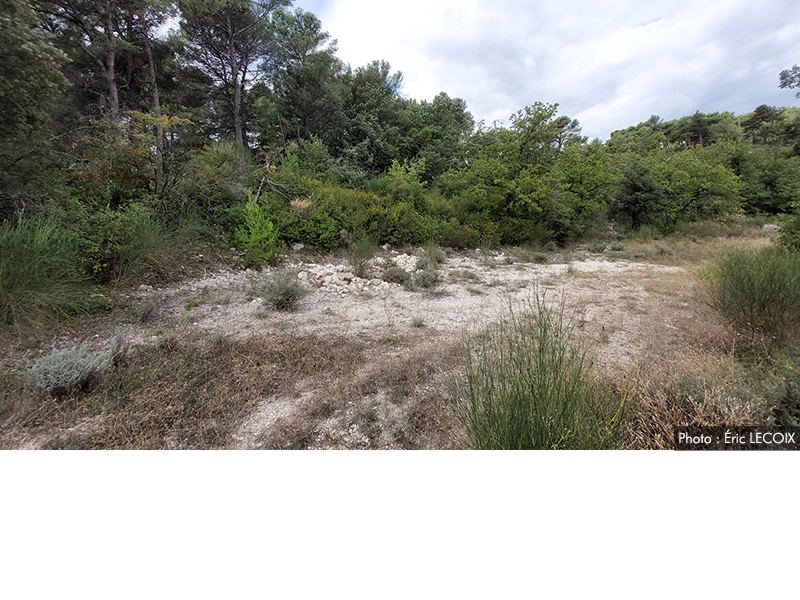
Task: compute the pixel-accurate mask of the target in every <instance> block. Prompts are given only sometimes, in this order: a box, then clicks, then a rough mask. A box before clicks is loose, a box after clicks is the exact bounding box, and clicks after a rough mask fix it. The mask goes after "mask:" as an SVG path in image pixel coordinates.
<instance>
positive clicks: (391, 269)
mask: <svg viewBox="0 0 800 600" xmlns="http://www.w3.org/2000/svg"><path fill="white" fill-rule="evenodd" d="M381 279H383V280H384V281H387V282H389V283H400V284H406V283H408V282H409V280H410V279H411V273H409V272H408V271H406V270H405V269H403V268H402V267H398V266H397V265H391V266H388V267H386V268H385V269H384V270H383V274H382V275H381Z"/></svg>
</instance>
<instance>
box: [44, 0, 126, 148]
mask: <svg viewBox="0 0 800 600" xmlns="http://www.w3.org/2000/svg"><path fill="white" fill-rule="evenodd" d="M35 6H36V8H37V10H39V11H40V12H41V13H42V14H44V15H47V16H48V17H50V18H51V19H53V21H54V27H55V28H60V29H61V30H62V31H63V30H64V29H73V30H75V33H76V34H77V35H74V36H72V38H71V39H72V40H73V41H77V42H78V43H79V48H80V50H81V51H82V52H84V53H85V54H86V55H87V56H88V57H90V59H91V63H92V64H93V66H94V67H96V68H97V69H98V71H99V73H100V75H101V78H102V80H103V83H104V85H103V88H104V93H103V95H102V97H101V99H102V102H101V110H102V112H108V115H109V118H110V119H111V124H112V127H113V128H114V134H115V138H116V139H117V140H119V139H121V137H122V130H121V128H120V123H121V114H120V101H119V89H118V87H117V73H116V69H117V56H118V52H119V49H120V48H121V47H122V46H124V43H125V42H124V40H123V38H122V36H121V31H120V27H119V24H120V19H121V14H122V12H123V10H124V8H126V7H127V6H126V3H125V2H121V1H118V0H102V1H100V2H94V1H91V0H42V1H39V2H36V4H35Z"/></svg>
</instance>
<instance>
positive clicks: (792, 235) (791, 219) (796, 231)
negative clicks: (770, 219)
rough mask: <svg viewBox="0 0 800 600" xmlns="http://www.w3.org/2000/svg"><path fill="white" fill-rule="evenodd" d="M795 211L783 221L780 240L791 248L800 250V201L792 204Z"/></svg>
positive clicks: (783, 244) (786, 246)
mask: <svg viewBox="0 0 800 600" xmlns="http://www.w3.org/2000/svg"><path fill="white" fill-rule="evenodd" d="M792 208H793V209H794V210H793V212H792V213H791V214H790V215H788V216H786V217H784V219H783V220H782V221H781V234H780V236H779V237H778V242H779V243H780V244H781V245H782V246H784V247H785V248H788V249H789V250H794V251H798V250H800V203H798V204H795V205H792Z"/></svg>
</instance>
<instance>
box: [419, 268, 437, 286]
mask: <svg viewBox="0 0 800 600" xmlns="http://www.w3.org/2000/svg"><path fill="white" fill-rule="evenodd" d="M414 283H415V284H416V285H418V286H419V287H421V288H425V289H426V290H430V289H433V288H435V287H436V285H437V284H438V283H439V273H438V272H437V271H434V270H433V269H423V270H421V271H417V272H416V274H415V275H414Z"/></svg>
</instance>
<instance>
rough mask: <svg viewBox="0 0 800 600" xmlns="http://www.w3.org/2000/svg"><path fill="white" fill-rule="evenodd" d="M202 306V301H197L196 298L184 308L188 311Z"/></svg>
mask: <svg viewBox="0 0 800 600" xmlns="http://www.w3.org/2000/svg"><path fill="white" fill-rule="evenodd" d="M201 304H202V302H200V300H195V299H194V298H192V299H191V300H187V301H186V304H184V305H183V308H184V309H186V310H192V309H193V308H196V307H198V306H200V305H201Z"/></svg>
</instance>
